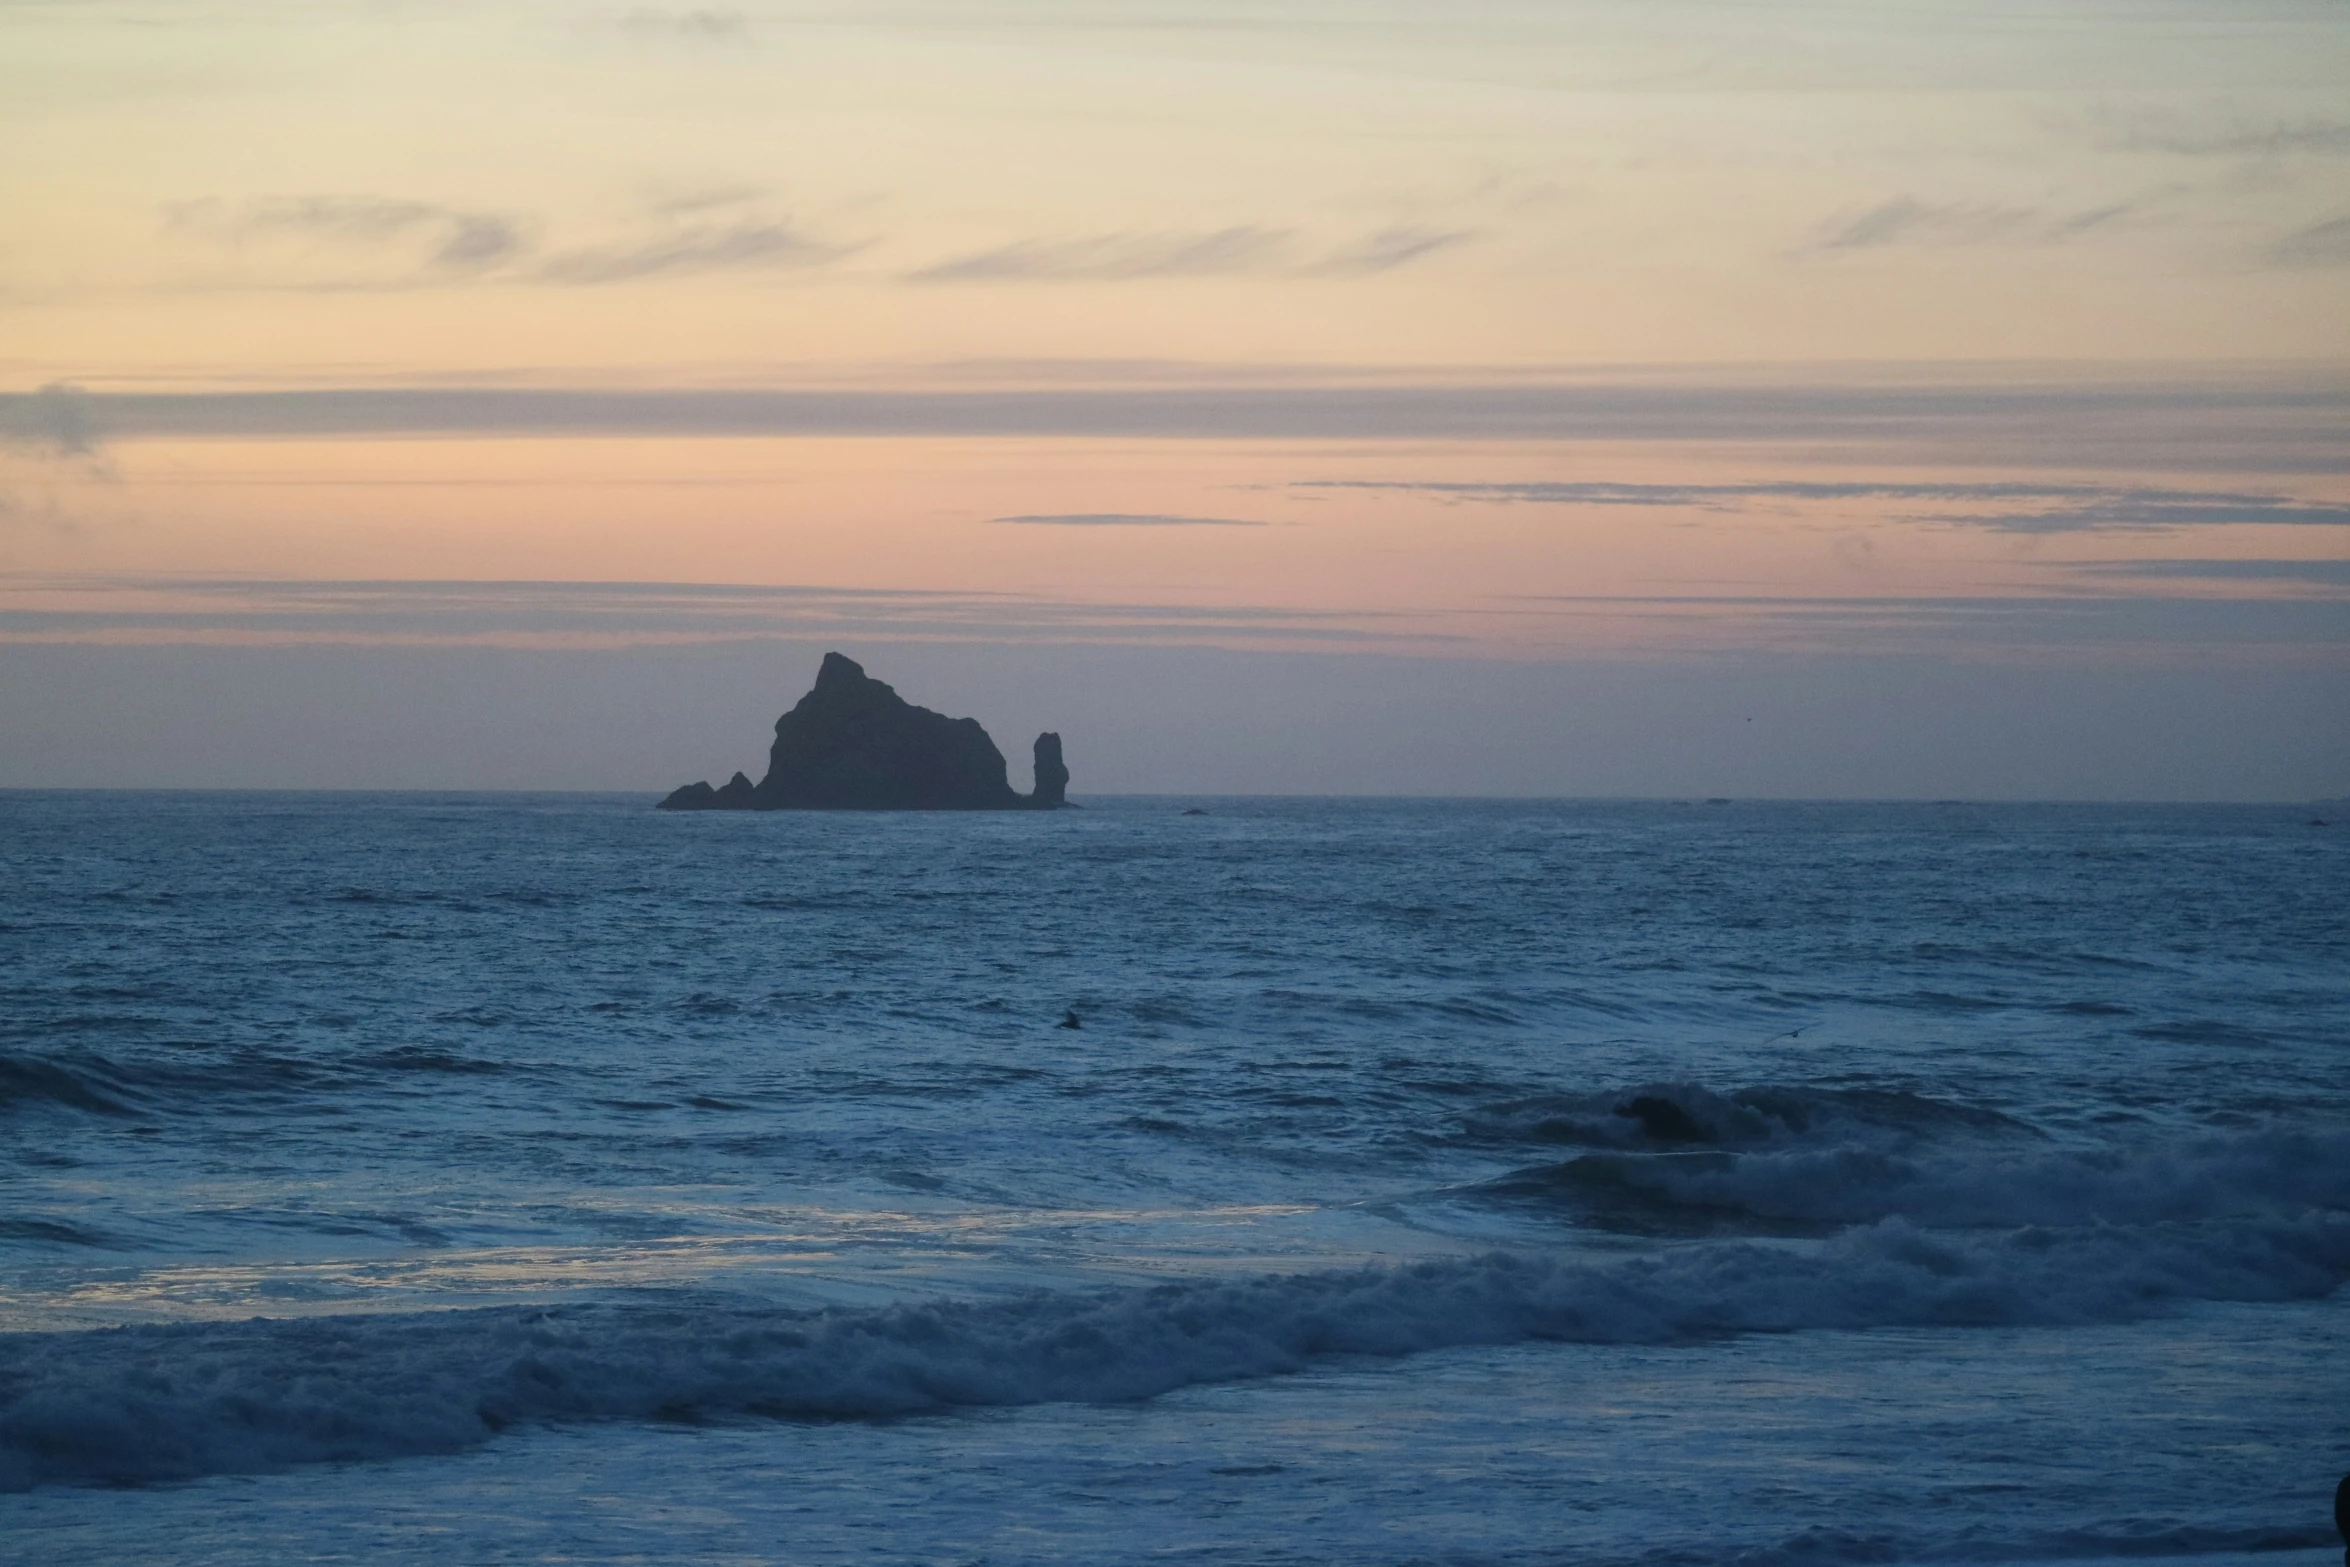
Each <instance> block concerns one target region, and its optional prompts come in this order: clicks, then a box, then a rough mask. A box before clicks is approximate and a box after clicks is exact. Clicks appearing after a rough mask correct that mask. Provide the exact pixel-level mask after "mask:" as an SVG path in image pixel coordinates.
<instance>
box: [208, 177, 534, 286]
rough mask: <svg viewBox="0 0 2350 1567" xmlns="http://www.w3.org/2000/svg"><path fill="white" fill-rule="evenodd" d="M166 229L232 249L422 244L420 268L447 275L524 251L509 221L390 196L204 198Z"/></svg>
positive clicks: (519, 224)
mask: <svg viewBox="0 0 2350 1567" xmlns="http://www.w3.org/2000/svg"><path fill="white" fill-rule="evenodd" d="M164 221H165V227H166V228H167V229H170V230H173V231H176V232H181V233H189V234H196V235H201V236H202V237H204V238H206V239H210V240H213V241H214V242H216V243H221V244H227V245H231V246H242V245H244V244H247V243H249V242H251V241H254V240H265V239H271V238H291V239H297V240H311V241H325V242H328V243H331V244H336V245H340V246H343V247H346V248H350V249H357V250H383V249H386V248H389V247H407V246H413V245H414V244H415V243H416V242H417V241H418V240H419V239H420V238H421V239H422V240H423V242H424V243H425V245H426V246H427V253H426V254H425V255H424V257H423V258H422V264H423V265H424V266H425V267H427V268H428V269H432V268H437V269H440V270H444V271H472V270H478V269H480V268H483V267H489V266H494V265H496V264H498V263H499V262H502V261H505V260H508V259H510V258H511V257H513V256H515V255H516V254H518V253H519V252H520V251H521V250H522V249H523V247H524V244H525V240H524V235H523V230H524V227H525V225H524V223H523V221H522V219H520V218H519V217H517V216H515V215H513V214H510V213H500V212H480V211H469V210H465V209H461V208H457V207H449V206H443V205H441V204H440V203H437V202H429V201H412V200H406V199H402V198H396V197H387V196H366V195H356V196H353V195H316V196H266V197H261V198H258V199H255V200H252V201H246V202H241V203H230V202H224V201H221V200H220V199H218V198H216V197H206V198H203V199H201V200H197V201H189V202H180V203H176V204H174V205H172V206H170V207H167V208H166V209H165V210H164Z"/></svg>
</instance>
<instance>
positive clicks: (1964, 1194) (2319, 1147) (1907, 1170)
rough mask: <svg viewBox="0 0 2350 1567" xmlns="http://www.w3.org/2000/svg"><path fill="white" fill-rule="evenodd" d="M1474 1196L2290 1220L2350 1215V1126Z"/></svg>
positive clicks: (1657, 1207)
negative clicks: (2319, 1213) (2324, 1213)
mask: <svg viewBox="0 0 2350 1567" xmlns="http://www.w3.org/2000/svg"><path fill="white" fill-rule="evenodd" d="M1478 1190H1479V1191H1480V1192H1482V1193H1485V1194H1491V1195H1497V1196H1503V1197H1514V1198H1522V1199H1529V1200H1535V1201H1540V1202H1545V1203H1549V1204H1553V1205H1556V1206H1558V1207H1560V1208H1562V1209H1564V1210H1566V1211H1567V1212H1569V1213H1570V1214H1572V1216H1574V1217H1576V1218H1578V1219H1580V1220H1583V1221H1584V1222H1588V1223H1595V1224H1598V1225H1601V1226H1603V1227H1606V1228H1611V1229H1622V1230H1631V1231H1635V1232H1639V1231H1648V1232H1656V1233H1684V1232H1690V1231H1710V1232H1719V1231H1721V1230H1724V1229H1742V1228H1751V1229H1760V1230H1764V1231H1771V1232H1777V1233H1794V1234H1804V1233H1821V1232H1825V1231H1826V1230H1829V1229H1833V1228H1836V1227H1840V1226H1844V1225H1851V1224H1871V1223H1875V1222H1878V1221H1879V1220H1883V1219H1889V1218H1896V1217H1898V1218H1902V1219H1906V1220H1909V1221H1912V1222H1915V1223H1918V1224H1923V1225H1930V1226H1934V1227H1937V1228H1988V1227H2010V1226H2016V1225H2057V1226H2069V1225H2089V1224H2155V1223H2173V1222H2184V1221H2194V1220H2209V1219H2238V1218H2257V1217H2263V1216H2266V1217H2290V1216H2292V1215H2295V1214H2299V1213H2303V1212H2306V1211H2309V1210H2311V1209H2332V1210H2350V1131H2346V1130H2336V1129H2315V1128H2292V1127H2284V1126H2272V1127H2266V1128H2262V1129H2259V1130H2255V1131H2248V1132H2235V1133H2202V1134H2197V1135H2193V1136H2180V1137H2176V1138H2170V1139H2164V1140H2159V1141H2156V1140H2147V1141H2144V1142H2140V1143H2136V1144H2129V1145H2121V1146H2115V1147H2107V1148H2099V1149H2053V1148H2049V1147H2047V1146H2045V1145H2039V1144H2035V1145H2031V1146H2027V1147H2022V1148H2018V1147H2015V1146H2012V1145H1999V1144H1993V1145H1988V1146H1986V1145H1982V1144H1970V1145H1963V1146H1958V1147H1936V1146H1929V1147H1925V1148H1917V1149H1887V1148H1882V1147H1874V1146H1866V1145H1863V1146H1857V1147H1856V1146H1828V1147H1803V1146H1799V1147H1795V1148H1792V1149H1787V1150H1784V1151H1781V1150H1772V1149H1767V1148H1766V1149H1758V1150H1749V1151H1741V1152H1727V1151H1715V1150H1711V1149H1701V1150H1694V1151H1670V1152H1654V1153H1636V1152H1628V1151H1627V1152H1604V1153H1602V1152H1594V1153H1586V1154H1582V1155H1579V1156H1577V1157H1576V1158H1573V1159H1569V1160H1567V1161H1565V1162H1563V1163H1559V1164H1549V1165H1538V1166H1534V1167H1531V1168H1528V1169H1524V1170H1519V1171H1515V1172H1513V1173H1512V1174H1510V1175H1507V1176H1504V1177H1502V1178H1501V1179H1499V1180H1496V1181H1491V1182H1488V1183H1486V1184H1485V1185H1484V1186H1483V1187H1481V1188H1478Z"/></svg>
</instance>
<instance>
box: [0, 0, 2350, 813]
mask: <svg viewBox="0 0 2350 1567" xmlns="http://www.w3.org/2000/svg"><path fill="white" fill-rule="evenodd" d="M0 212H5V213H6V214H7V216H6V220H5V222H4V223H0V735H13V736H14V738H13V739H8V740H5V741H0V785H19V786H21V785H97V784H107V783H123V784H147V785H189V786H212V785H223V786H226V785H256V784H270V783H283V784H288V785H299V786H337V787H350V786H365V785H374V784H380V785H385V786H449V787H473V786H483V787H490V786H495V787H581V788H666V787H668V786H669V785H671V784H675V783H679V782H683V781H685V780H686V779H688V778H692V777H703V776H715V777H719V778H723V777H724V775H725V774H726V773H727V772H728V771H731V770H732V769H734V768H735V767H742V768H745V769H747V770H749V771H750V772H752V774H753V775H754V776H756V774H757V772H758V771H759V767H760V765H761V762H760V758H761V757H762V755H763V752H764V740H765V732H766V728H767V726H768V725H769V724H770V723H772V721H773V718H774V716H775V714H776V713H777V712H779V711H780V710H781V709H782V708H783V707H784V706H787V705H789V703H790V702H791V701H792V700H793V699H794V698H796V696H797V695H798V693H799V692H800V691H801V690H802V689H804V688H805V686H806V683H807V680H808V678H809V677H810V675H812V673H813V671H814V667H815V663H816V660H817V658H818V656H819V655H820V654H821V653H822V652H823V651H824V650H825V649H826V648H832V647H838V648H839V649H841V650H842V651H844V652H847V653H850V654H851V655H852V656H855V657H859V658H861V659H863V660H864V661H865V662H866V663H867V665H868V667H869V668H871V670H872V671H873V673H875V674H877V675H879V676H880V677H882V678H884V679H888V680H892V681H893V682H894V683H896V684H898V685H899V687H900V689H901V690H902V691H904V692H905V694H907V695H908V696H909V697H911V698H912V699H914V700H916V701H921V702H924V703H926V704H927V705H931V706H934V707H940V708H943V709H945V710H947V711H950V712H955V713H973V714H976V715H977V716H979V717H980V718H982V720H983V721H985V722H986V723H988V725H989V726H990V728H991V730H993V731H994V733H995V734H996V736H997V738H998V740H999V742H1000V743H1002V744H1003V745H1004V747H1005V749H1006V750H1007V752H1010V753H1011V754H1013V756H1014V758H1015V764H1014V769H1013V771H1014V775H1015V780H1016V781H1020V782H1024V779H1023V778H1021V775H1022V774H1023V773H1024V771H1025V766H1024V761H1023V760H1022V758H1023V753H1024V750H1025V745H1024V741H1025V737H1026V736H1027V735H1029V734H1033V733H1034V732H1035V730H1036V729H1038V728H1043V727H1048V726H1050V727H1056V728H1059V729H1060V730H1062V731H1063V732H1064V734H1065V735H1067V737H1068V740H1069V745H1070V762H1071V766H1072V768H1073V769H1074V770H1075V772H1076V774H1077V779H1076V784H1075V788H1076V791H1077V792H1078V794H1079V795H1080V796H1082V795H1083V794H1084V793H1085V792H1086V791H1087V790H1088V789H1089V788H1091V789H1093V790H1098V791H1120V790H1142V791H1152V790H1169V791H1194V790H1197V791H1242V792H1245V791H1255V790H1266V791H1283V790H1305V791H1311V792H1374V793H1386V792H1397V793H1403V792H1441V793H1467V794H1491V793H1503V794H1619V793H1623V794H1696V795H1702V794H1710V793H1724V794H1749V793H1751V794H1797V795H1815V796H1864V795H1866V796H1874V795H1924V796H1942V795H1953V796H1957V795H1976V796H1998V797H2018V796H2021V797H2044V798H2061V797H2083V796H2088V797H2103V798H2246V799H2255V798H2297V799H2298V798H2310V797H2314V796H2338V795H2343V794H2345V793H2350V9H2345V7H2344V6H2343V4H2342V3H2341V0H2032V3H2028V4H2027V3H2022V0H1964V3H1961V0H1871V3H1865V4H1864V3H1858V0H1850V3H1848V0H1451V3H1447V4H1442V5H1438V4H1433V3H1429V0H1084V3H1080V0H953V3H949V0H867V3H859V0H836V3H830V4H824V3H814V0H779V3H771V4H750V5H743V6H724V7H713V8H708V9H690V8H688V9H674V8H659V7H630V6H626V5H619V6H601V5H595V4H557V3H552V0H547V3H523V0H474V3H466V4H458V3H443V0H301V3H294V0H0Z"/></svg>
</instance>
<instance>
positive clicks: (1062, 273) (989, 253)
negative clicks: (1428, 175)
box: [906, 225, 1290, 283]
mask: <svg viewBox="0 0 2350 1567" xmlns="http://www.w3.org/2000/svg"><path fill="white" fill-rule="evenodd" d="M1289 238H1290V235H1289V232H1288V231H1287V230H1285V229H1264V228H1255V227H1249V226H1245V225H1244V226H1239V227H1233V228H1224V229H1217V230H1215V231H1213V232H1212V233H1206V234H1110V235H1103V236H1100V237H1097V238H1093V239H1077V240H1059V241H1047V240H1024V241H1021V242H1020V243H1018V244H1012V245H1004V246H999V247H998V248H996V249H994V250H983V251H978V252H976V253H974V254H971V255H967V256H958V257H955V258H954V259H952V260H949V261H942V262H940V263H938V264H937V265H936V266H929V267H923V268H921V269H920V270H918V271H914V272H909V273H907V274H906V281H907V282H909V283H1000V282H1042V281H1050V280H1075V281H1090V282H1131V281H1133V280H1135V279H1138V278H1162V277H1230V276H1232V275H1234V274H1235V273H1241V272H1252V271H1258V270H1261V269H1262V268H1263V267H1264V266H1265V264H1266V263H1268V262H1269V261H1270V260H1271V259H1272V258H1273V257H1274V256H1275V255H1277V254H1278V253H1279V252H1280V250H1281V249H1282V248H1283V247H1284V246H1286V245H1287V244H1288V242H1289Z"/></svg>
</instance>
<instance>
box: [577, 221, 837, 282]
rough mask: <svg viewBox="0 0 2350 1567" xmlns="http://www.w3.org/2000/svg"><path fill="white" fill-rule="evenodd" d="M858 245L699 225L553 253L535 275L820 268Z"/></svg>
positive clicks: (625, 276) (611, 276)
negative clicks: (657, 235)
mask: <svg viewBox="0 0 2350 1567" xmlns="http://www.w3.org/2000/svg"><path fill="white" fill-rule="evenodd" d="M856 248H857V247H855V246H853V245H833V244H827V243H825V242H823V241H821V240H817V239H814V238H812V237H811V236H809V235H807V234H805V233H802V232H801V231H800V230H798V229H796V228H794V227H792V226H791V225H790V224H787V223H739V224H734V225H731V226H728V227H724V228H695V229H689V230H687V231H685V232H683V233H679V234H670V235H664V236H662V237H660V238H658V239H653V240H648V241H646V242H644V243H642V244H638V245H616V246H605V247H601V248H591V249H584V250H573V251H567V252H565V253H563V254H561V255H557V256H550V257H549V258H547V260H546V261H545V262H544V263H543V264H542V265H541V266H540V267H539V268H538V269H537V272H536V274H535V275H536V276H537V277H539V278H540V279H542V280H544V281H546V282H549V283H571V284H597V283H633V282H638V281H641V280H643V279H646V278H656V277H668V276H675V275H677V274H681V273H694V272H719V271H728V270H747V269H772V270H776V271H785V270H797V269H802V268H807V267H819V266H823V265H825V264H826V263H828V262H833V261H837V260H839V259H840V258H841V257H843V256H846V255H848V254H850V253H851V252H852V251H854V250H855V249H856Z"/></svg>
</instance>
